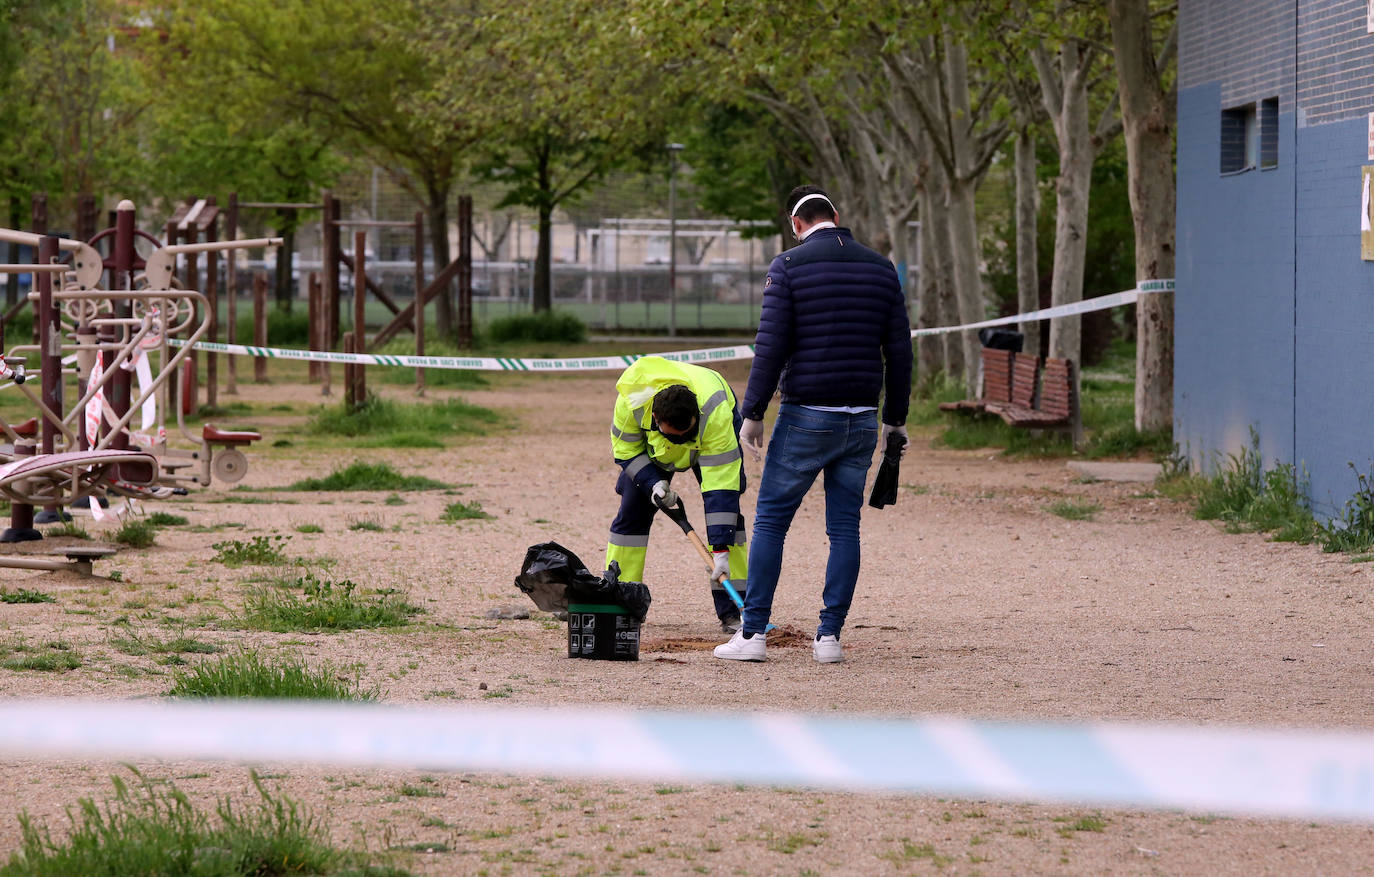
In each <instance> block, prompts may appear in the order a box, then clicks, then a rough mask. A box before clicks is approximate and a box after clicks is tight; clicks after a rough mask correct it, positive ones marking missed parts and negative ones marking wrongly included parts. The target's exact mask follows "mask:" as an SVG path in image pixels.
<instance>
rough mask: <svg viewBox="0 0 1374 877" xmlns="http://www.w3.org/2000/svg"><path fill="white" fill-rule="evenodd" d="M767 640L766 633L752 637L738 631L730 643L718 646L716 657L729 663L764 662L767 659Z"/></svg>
mask: <svg viewBox="0 0 1374 877" xmlns="http://www.w3.org/2000/svg"><path fill="white" fill-rule="evenodd" d="M767 638H768V634H766V633H756V634H753V635H752V636H751V635H750V634H747V633H745V632H744V631H743V630H737V631H735V635H734V636H732V637H730V641H729V642H728V643H722V644H721V645H718V646H716V651H715V655H716V657H717V658H724V659H725V660H727V661H762V660H764V659H765V655H764V648H765V645H766V641H767Z"/></svg>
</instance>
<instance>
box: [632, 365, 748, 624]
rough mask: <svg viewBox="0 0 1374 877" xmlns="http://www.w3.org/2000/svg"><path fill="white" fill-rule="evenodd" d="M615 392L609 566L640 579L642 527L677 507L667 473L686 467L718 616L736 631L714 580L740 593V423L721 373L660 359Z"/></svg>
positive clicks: (645, 536) (638, 368)
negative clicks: (700, 509) (697, 490)
mask: <svg viewBox="0 0 1374 877" xmlns="http://www.w3.org/2000/svg"><path fill="white" fill-rule="evenodd" d="M615 389H616V393H617V396H616V400H615V414H614V417H613V420H612V422H611V453H612V454H613V456H614V457H615V462H616V465H618V466H620V478H619V479H618V480H617V481H616V485H615V492H616V493H618V494H620V511H619V513H618V514H617V515H616V516H615V520H614V521H612V522H611V537H610V544H609V545H607V546H606V566H607V568H609V567H610V565H611V561H613V560H614V561H618V562H619V564H620V574H621V578H623V579H625V580H627V581H643V579H644V558H645V555H647V554H648V550H649V526H650V524H651V523H652V522H653V518H654V515H655V514H656V513H657V512H658V511H659V510H660V509H669V508H672V507H673V506H675V505H677V501H678V497H677V493H676V492H675V491H674V490H673V488H672V486H671V483H670V482H671V481H672V478H673V474H674V473H676V472H682V471H685V470H687V469H690V470H692V473H693V474H694V475H695V476H696V478H697V482H698V483H699V484H700V485H701V496H702V500H703V504H704V505H705V506H706V541H707V542H708V543H709V544H710V546H711V552H712V560H713V565H714V568H713V569H712V570H711V573H710V576H711V597H712V599H713V600H714V601H715V610H716V617H718V618H719V619H720V623H721V627H722V628H723V629H725V630H726V631H727V632H733V631H734V630H735V629H736V628H737V627H738V626H739V617H740V615H739V607H738V606H736V605H735V603H734V601H733V600H731V599H730V596H729V594H728V593H727V592H726V590H725V588H724V586H723V585H722V584H721V582H720V579H721V578H723V577H724V578H728V579H729V580H730V583H731V584H732V585H734V587H735V588H736V590H737V591H739V592H740V594H741V596H742V595H743V592H744V587H745V581H746V579H747V578H748V573H749V565H748V554H747V552H746V549H745V542H744V515H742V514H740V510H739V497H740V494H741V493H743V492H744V486H745V482H744V466H743V458H742V455H741V454H740V446H739V430H740V424H741V423H742V422H743V421H742V418H741V417H740V413H739V408H738V406H737V404H736V402H735V394H734V392H733V391H731V389H730V385H729V384H727V383H726V382H725V378H723V377H721V376H720V374H719V373H717V372H714V371H712V370H711V369H709V368H702V367H701V366H699V365H690V364H688V363H683V362H674V361H672V360H668V359H664V358H663V357H660V356H646V357H643V358H641V359H638V360H636V361H635V363H634V364H633V365H631V366H630V367H629V368H627V369H626V370H625V371H624V373H623V374H621V376H620V379H619V380H618V381H616V384H615Z"/></svg>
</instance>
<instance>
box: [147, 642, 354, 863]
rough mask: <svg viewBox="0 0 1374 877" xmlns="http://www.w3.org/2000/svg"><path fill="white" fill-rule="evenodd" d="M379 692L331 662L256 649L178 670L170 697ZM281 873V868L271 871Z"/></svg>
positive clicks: (337, 696)
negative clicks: (266, 655) (270, 655)
mask: <svg viewBox="0 0 1374 877" xmlns="http://www.w3.org/2000/svg"><path fill="white" fill-rule="evenodd" d="M379 694H380V692H378V691H377V689H376V688H370V689H365V688H363V687H362V685H361V683H360V682H359V681H358V679H357V677H356V676H355V677H354V678H353V679H351V680H350V679H347V678H345V677H341V676H340V675H339V673H338V671H336V670H335V669H334V667H333V666H332V665H330V664H323V665H321V666H320V667H319V668H318V669H311V668H310V667H309V665H307V664H306V663H305V661H304V659H302V658H298V657H294V656H292V657H285V658H279V659H277V660H275V661H272V662H268V661H265V660H264V659H263V658H262V656H261V655H259V654H258V653H257V652H255V651H243V652H239V653H237V654H233V655H225V656H224V657H222V658H220V659H219V660H216V661H204V662H202V663H200V664H197V665H196V666H195V667H193V668H191V669H190V670H182V671H177V673H176V676H175V677H174V682H173V684H172V689H171V690H170V691H168V692H167V695H168V696H169V697H193V698H199V697H249V698H287V699H296V700H354V701H374V700H376V699H377V698H378V696H379ZM268 873H280V872H268Z"/></svg>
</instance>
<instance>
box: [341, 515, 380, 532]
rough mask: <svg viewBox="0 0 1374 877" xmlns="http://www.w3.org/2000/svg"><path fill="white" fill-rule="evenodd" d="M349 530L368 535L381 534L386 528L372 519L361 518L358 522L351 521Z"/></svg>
mask: <svg viewBox="0 0 1374 877" xmlns="http://www.w3.org/2000/svg"><path fill="white" fill-rule="evenodd" d="M348 529H350V530H354V531H362V532H366V533H380V532H382V531H383V530H384V529H385V528H384V527H383V526H382V525H381V524H380V523H379V522H377V521H374V520H372V519H371V518H360V519H359V520H356V521H350V522H349V524H348Z"/></svg>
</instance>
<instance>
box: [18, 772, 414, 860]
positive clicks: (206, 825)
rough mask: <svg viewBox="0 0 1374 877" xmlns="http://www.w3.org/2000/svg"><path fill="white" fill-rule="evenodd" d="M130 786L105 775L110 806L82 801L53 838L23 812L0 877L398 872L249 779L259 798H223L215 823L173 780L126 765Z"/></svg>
mask: <svg viewBox="0 0 1374 877" xmlns="http://www.w3.org/2000/svg"><path fill="white" fill-rule="evenodd" d="M130 771H131V772H132V773H133V782H132V783H128V782H125V781H124V780H123V779H121V778H120V777H112V782H113V784H114V797H113V799H110V800H106V801H103V802H100V803H97V802H96V801H95V800H94V799H92V798H81V799H80V800H79V801H78V802H77V805H76V807H75V808H74V809H73V808H68V810H67V819H68V822H69V825H68V827H67V829H66V830H65V831H62V832H59V833H58V839H54V837H53V835H52V832H51V831H50V830H49V829H48V828H47V827H46V826H43V825H40V824H39V823H37V822H35V821H34V819H33V817H32V816H31V815H30V814H29V813H28V812H27V811H25V812H24V813H23V814H22V815H21V816H20V817H19V826H20V834H21V841H20V845H19V848H18V849H17V850H16V851H14V852H13V853H11V854H10V858H9V861H8V862H7V863H6V864H5V865H4V866H3V867H0V877H21V875H22V877H65V875H78V874H92V875H116V874H167V875H171V874H179V875H187V877H256V875H284V874H335V873H344V872H349V873H353V874H360V875H376V877H381V875H383V874H392V875H399V874H401V873H402V872H398V871H395V870H394V869H389V868H388V869H385V870H383V869H380V868H377V867H375V866H373V865H371V864H370V860H369V858H368V857H367V856H366V855H365V854H359V853H355V852H352V851H349V850H341V849H336V848H335V847H334V846H332V844H331V842H330V837H329V831H328V829H327V828H326V827H325V826H324V825H323V824H322V823H320V822H319V821H318V820H317V819H316V818H315V817H314V816H311V815H309V813H308V812H306V811H305V810H304V809H303V808H302V807H301V806H300V805H299V804H297V803H296V802H295V801H293V800H291V799H290V798H288V797H286V796H285V795H273V794H272V793H271V792H269V791H268V790H267V789H266V788H265V787H264V786H263V783H262V779H261V778H260V777H259V776H258V774H257V773H256V772H253V773H252V774H251V776H252V780H253V785H254V787H255V788H256V789H257V791H258V799H257V800H256V801H255V802H253V803H250V804H247V805H240V806H235V805H234V803H233V802H231V801H230V799H229V798H228V797H225V798H223V799H221V800H220V801H219V803H218V805H217V806H216V807H215V812H214V816H213V818H212V817H211V816H210V815H209V814H207V813H205V812H204V811H201V810H198V809H196V807H195V805H193V804H192V803H191V801H190V799H189V798H188V797H187V796H186V794H185V793H184V792H182V791H181V790H180V789H178V788H177V787H176V786H175V785H174V784H172V783H171V782H166V781H157V780H152V779H149V778H147V777H145V776H144V775H143V774H141V773H139V772H138V771H137V770H135V769H133V768H130Z"/></svg>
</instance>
